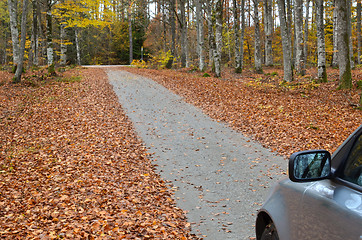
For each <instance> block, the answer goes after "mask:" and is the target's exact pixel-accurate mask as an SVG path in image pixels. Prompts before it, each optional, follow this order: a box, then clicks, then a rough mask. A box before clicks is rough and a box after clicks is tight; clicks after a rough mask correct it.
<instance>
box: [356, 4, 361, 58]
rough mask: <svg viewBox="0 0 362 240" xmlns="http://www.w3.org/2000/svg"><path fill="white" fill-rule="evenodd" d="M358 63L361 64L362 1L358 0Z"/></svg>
mask: <svg viewBox="0 0 362 240" xmlns="http://www.w3.org/2000/svg"><path fill="white" fill-rule="evenodd" d="M356 12H357V19H356V20H357V25H356V28H357V62H358V64H361V43H362V40H361V0H357V7H356Z"/></svg>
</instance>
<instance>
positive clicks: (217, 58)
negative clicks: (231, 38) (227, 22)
mask: <svg viewBox="0 0 362 240" xmlns="http://www.w3.org/2000/svg"><path fill="white" fill-rule="evenodd" d="M215 12H216V14H215V15H216V16H215V18H216V32H215V42H216V49H215V51H214V62H215V76H216V77H221V50H222V16H223V0H217V1H216V10H215Z"/></svg>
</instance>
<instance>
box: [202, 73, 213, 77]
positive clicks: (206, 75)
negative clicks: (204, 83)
mask: <svg viewBox="0 0 362 240" xmlns="http://www.w3.org/2000/svg"><path fill="white" fill-rule="evenodd" d="M202 77H211V76H210V74H208V73H204V74H203V75H202Z"/></svg>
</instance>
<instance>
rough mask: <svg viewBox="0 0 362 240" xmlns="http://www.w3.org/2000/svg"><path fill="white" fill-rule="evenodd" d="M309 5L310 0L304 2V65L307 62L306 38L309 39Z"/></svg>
mask: <svg viewBox="0 0 362 240" xmlns="http://www.w3.org/2000/svg"><path fill="white" fill-rule="evenodd" d="M309 5H310V0H307V2H306V10H305V22H304V54H303V55H304V65H305V66H307V64H308V39H309Z"/></svg>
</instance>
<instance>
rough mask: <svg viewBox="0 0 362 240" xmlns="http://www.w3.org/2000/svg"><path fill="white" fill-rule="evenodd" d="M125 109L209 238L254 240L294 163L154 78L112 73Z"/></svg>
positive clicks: (180, 203)
mask: <svg viewBox="0 0 362 240" xmlns="http://www.w3.org/2000/svg"><path fill="white" fill-rule="evenodd" d="M106 72H107V74H108V77H109V80H110V83H111V84H112V85H113V88H114V91H115V92H116V94H117V95H118V98H119V101H120V103H121V105H122V107H123V108H124V109H125V111H126V113H127V115H128V116H129V118H130V119H131V120H132V121H133V123H134V126H135V128H136V131H137V132H138V134H139V136H140V137H141V138H142V140H143V141H144V142H145V144H146V146H147V147H149V149H150V150H149V151H150V152H154V155H153V159H154V161H155V162H154V163H155V165H156V170H157V172H159V173H160V174H161V176H162V177H163V178H164V179H165V180H167V181H170V182H171V183H172V184H173V186H174V189H175V198H176V201H177V204H178V206H179V207H180V208H181V209H183V210H185V211H187V217H188V219H189V221H190V222H191V223H192V231H193V233H195V234H197V235H198V236H200V237H203V238H204V239H249V238H253V237H254V226H253V225H254V222H255V213H256V211H257V209H258V208H259V207H260V204H261V203H262V201H263V200H264V199H265V197H266V195H267V193H268V192H269V190H270V188H269V187H270V186H271V185H273V184H274V183H275V182H276V180H277V179H280V178H281V177H284V176H285V175H284V174H285V169H286V166H287V161H286V160H284V159H282V158H281V157H279V156H276V155H274V154H273V153H271V152H270V151H269V150H267V149H265V148H263V147H262V146H261V145H260V144H258V143H256V142H253V141H251V140H250V139H248V138H246V137H244V136H243V135H242V134H241V133H237V132H235V131H233V130H231V129H230V128H228V127H227V126H226V125H224V124H223V123H219V122H216V121H214V120H212V119H211V118H209V117H208V116H206V115H205V114H203V113H202V111H201V110H200V109H198V108H196V107H194V106H192V105H190V104H188V103H185V102H184V101H183V100H182V98H181V97H179V96H177V95H175V94H173V93H172V92H170V91H169V90H167V89H166V88H164V87H163V86H161V85H159V84H157V83H155V82H154V81H152V80H151V79H147V78H145V77H141V76H138V75H134V74H131V73H128V72H125V71H120V70H116V69H111V68H109V69H107V70H106Z"/></svg>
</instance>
